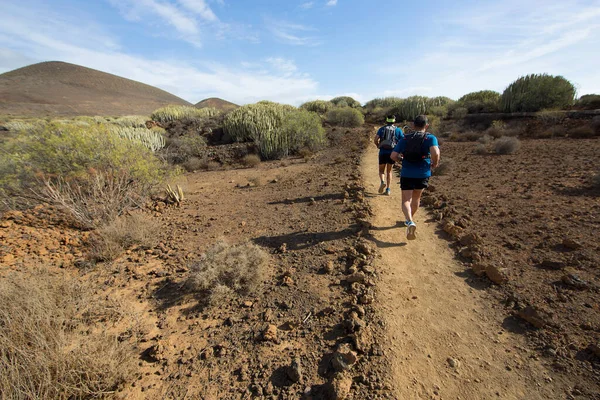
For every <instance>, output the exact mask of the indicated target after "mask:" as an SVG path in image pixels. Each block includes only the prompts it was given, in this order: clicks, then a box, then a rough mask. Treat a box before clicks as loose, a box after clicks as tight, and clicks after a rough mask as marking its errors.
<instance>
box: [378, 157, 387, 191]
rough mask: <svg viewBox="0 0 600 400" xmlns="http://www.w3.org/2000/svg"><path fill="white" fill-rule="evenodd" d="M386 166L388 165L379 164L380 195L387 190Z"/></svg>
mask: <svg viewBox="0 0 600 400" xmlns="http://www.w3.org/2000/svg"><path fill="white" fill-rule="evenodd" d="M385 166H386V164H379V179H380V180H381V185H379V193H380V194H381V193H383V191H384V190H385Z"/></svg>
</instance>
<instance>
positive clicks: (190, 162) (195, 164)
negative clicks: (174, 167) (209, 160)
mask: <svg viewBox="0 0 600 400" xmlns="http://www.w3.org/2000/svg"><path fill="white" fill-rule="evenodd" d="M204 164H205V163H204V160H202V158H200V157H190V158H188V159H187V160H185V161H184V163H183V168H185V170H186V171H188V172H194V171H198V170H200V169H205V168H204Z"/></svg>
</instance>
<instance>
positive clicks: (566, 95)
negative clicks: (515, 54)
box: [501, 74, 576, 113]
mask: <svg viewBox="0 0 600 400" xmlns="http://www.w3.org/2000/svg"><path fill="white" fill-rule="evenodd" d="M575 93H576V90H575V86H574V85H573V84H572V83H571V82H569V81H568V80H566V79H565V78H563V77H562V76H552V75H548V74H531V75H526V76H523V77H521V78H519V79H517V80H516V81H514V82H513V83H511V84H510V85H509V86H508V87H507V88H506V90H504V93H503V94H502V98H501V106H502V110H503V111H504V112H511V113H512V112H536V111H540V110H544V109H563V108H568V107H570V106H572V105H573V102H574V100H575Z"/></svg>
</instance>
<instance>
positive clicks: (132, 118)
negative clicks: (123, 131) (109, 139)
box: [92, 115, 148, 128]
mask: <svg viewBox="0 0 600 400" xmlns="http://www.w3.org/2000/svg"><path fill="white" fill-rule="evenodd" d="M92 121H93V122H96V123H98V121H97V120H95V119H92ZM146 121H148V117H145V116H143V115H126V116H124V117H119V118H117V119H114V120H112V121H111V124H114V125H119V126H124V127H130V128H145V127H146ZM101 122H104V121H101Z"/></svg>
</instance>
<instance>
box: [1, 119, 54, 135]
mask: <svg viewBox="0 0 600 400" xmlns="http://www.w3.org/2000/svg"><path fill="white" fill-rule="evenodd" d="M46 124H47V122H46V121H44V120H20V119H14V120H11V121H8V122H6V123H4V124H3V126H4V127H5V128H6V129H8V130H9V131H11V132H29V131H33V130H36V129H40V128H43V127H44V126H45V125H46Z"/></svg>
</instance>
